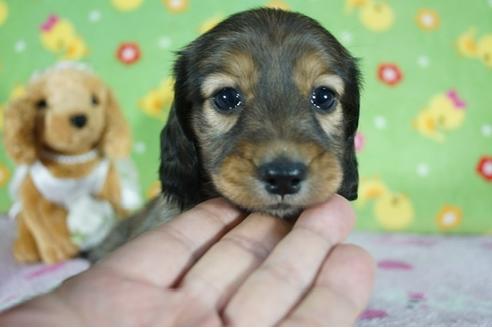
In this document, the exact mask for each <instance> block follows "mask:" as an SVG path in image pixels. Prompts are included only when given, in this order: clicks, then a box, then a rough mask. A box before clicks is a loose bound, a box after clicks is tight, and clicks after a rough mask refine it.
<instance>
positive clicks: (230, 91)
mask: <svg viewBox="0 0 492 328" xmlns="http://www.w3.org/2000/svg"><path fill="white" fill-rule="evenodd" d="M213 101H214V105H215V108H217V110H219V111H220V112H226V113H227V112H231V111H232V110H234V109H236V108H237V107H239V106H241V105H242V103H243V101H242V97H241V94H240V93H239V91H238V90H236V89H234V88H231V87H227V88H224V89H221V90H219V91H218V92H217V93H216V94H215V95H214V96H213Z"/></svg>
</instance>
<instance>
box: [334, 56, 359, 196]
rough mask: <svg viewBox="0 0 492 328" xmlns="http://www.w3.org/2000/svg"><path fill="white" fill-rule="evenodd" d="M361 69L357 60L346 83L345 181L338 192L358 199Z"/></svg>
mask: <svg viewBox="0 0 492 328" xmlns="http://www.w3.org/2000/svg"><path fill="white" fill-rule="evenodd" d="M359 85H360V82H359V70H358V69H357V66H356V64H355V62H354V63H353V66H351V67H350V69H349V80H348V81H347V83H346V85H345V94H344V96H343V97H342V105H343V107H344V135H345V140H344V147H343V148H344V153H343V159H342V166H343V181H342V185H341V187H340V189H339V190H338V194H340V195H342V196H343V197H345V198H347V199H348V200H355V199H357V190H358V187H359V171H358V165H357V157H356V156H355V145H354V139H355V134H356V132H357V126H358V125H359V107H360V91H359Z"/></svg>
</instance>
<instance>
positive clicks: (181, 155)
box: [159, 53, 202, 208]
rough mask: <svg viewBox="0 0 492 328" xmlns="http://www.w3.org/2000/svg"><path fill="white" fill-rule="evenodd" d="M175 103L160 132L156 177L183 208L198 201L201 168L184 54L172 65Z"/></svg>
mask: <svg viewBox="0 0 492 328" xmlns="http://www.w3.org/2000/svg"><path fill="white" fill-rule="evenodd" d="M174 74H175V78H176V82H175V84H174V103H173V105H172V108H171V112H170V114H169V118H168V121H167V124H166V126H165V127H164V129H163V130H162V132H161V165H160V168H159V176H160V180H161V185H162V191H163V193H164V195H165V196H167V197H170V198H171V199H173V200H174V201H177V202H178V204H179V205H180V206H181V208H186V207H188V206H190V205H193V204H195V203H197V202H199V201H200V200H201V189H202V187H201V184H202V180H201V167H200V165H199V163H200V160H199V157H198V150H197V149H196V146H195V143H194V140H195V139H194V134H193V132H192V129H191V124H190V114H191V106H192V104H191V103H190V102H189V101H188V100H187V97H188V95H189V94H188V90H187V87H188V86H187V81H186V79H187V76H188V75H187V64H186V55H185V54H183V53H182V54H180V57H179V58H178V60H177V61H176V64H175V66H174Z"/></svg>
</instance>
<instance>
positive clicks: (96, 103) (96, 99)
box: [91, 94, 99, 106]
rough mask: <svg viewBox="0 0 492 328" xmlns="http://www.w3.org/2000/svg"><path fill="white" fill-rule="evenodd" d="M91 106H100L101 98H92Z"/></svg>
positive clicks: (93, 96)
mask: <svg viewBox="0 0 492 328" xmlns="http://www.w3.org/2000/svg"><path fill="white" fill-rule="evenodd" d="M91 104H92V106H97V105H99V98H97V96H96V95H94V94H93V95H92V96H91Z"/></svg>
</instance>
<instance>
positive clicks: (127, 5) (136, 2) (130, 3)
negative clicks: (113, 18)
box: [111, 0, 143, 11]
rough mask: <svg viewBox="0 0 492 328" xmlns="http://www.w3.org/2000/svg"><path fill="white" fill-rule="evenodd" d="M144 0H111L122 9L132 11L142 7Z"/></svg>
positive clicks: (116, 6) (117, 7)
mask: <svg viewBox="0 0 492 328" xmlns="http://www.w3.org/2000/svg"><path fill="white" fill-rule="evenodd" d="M142 2H143V0H111V4H112V5H113V6H114V7H115V8H116V9H118V10H120V11H132V10H135V9H137V8H138V7H140V5H141V4H142Z"/></svg>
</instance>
